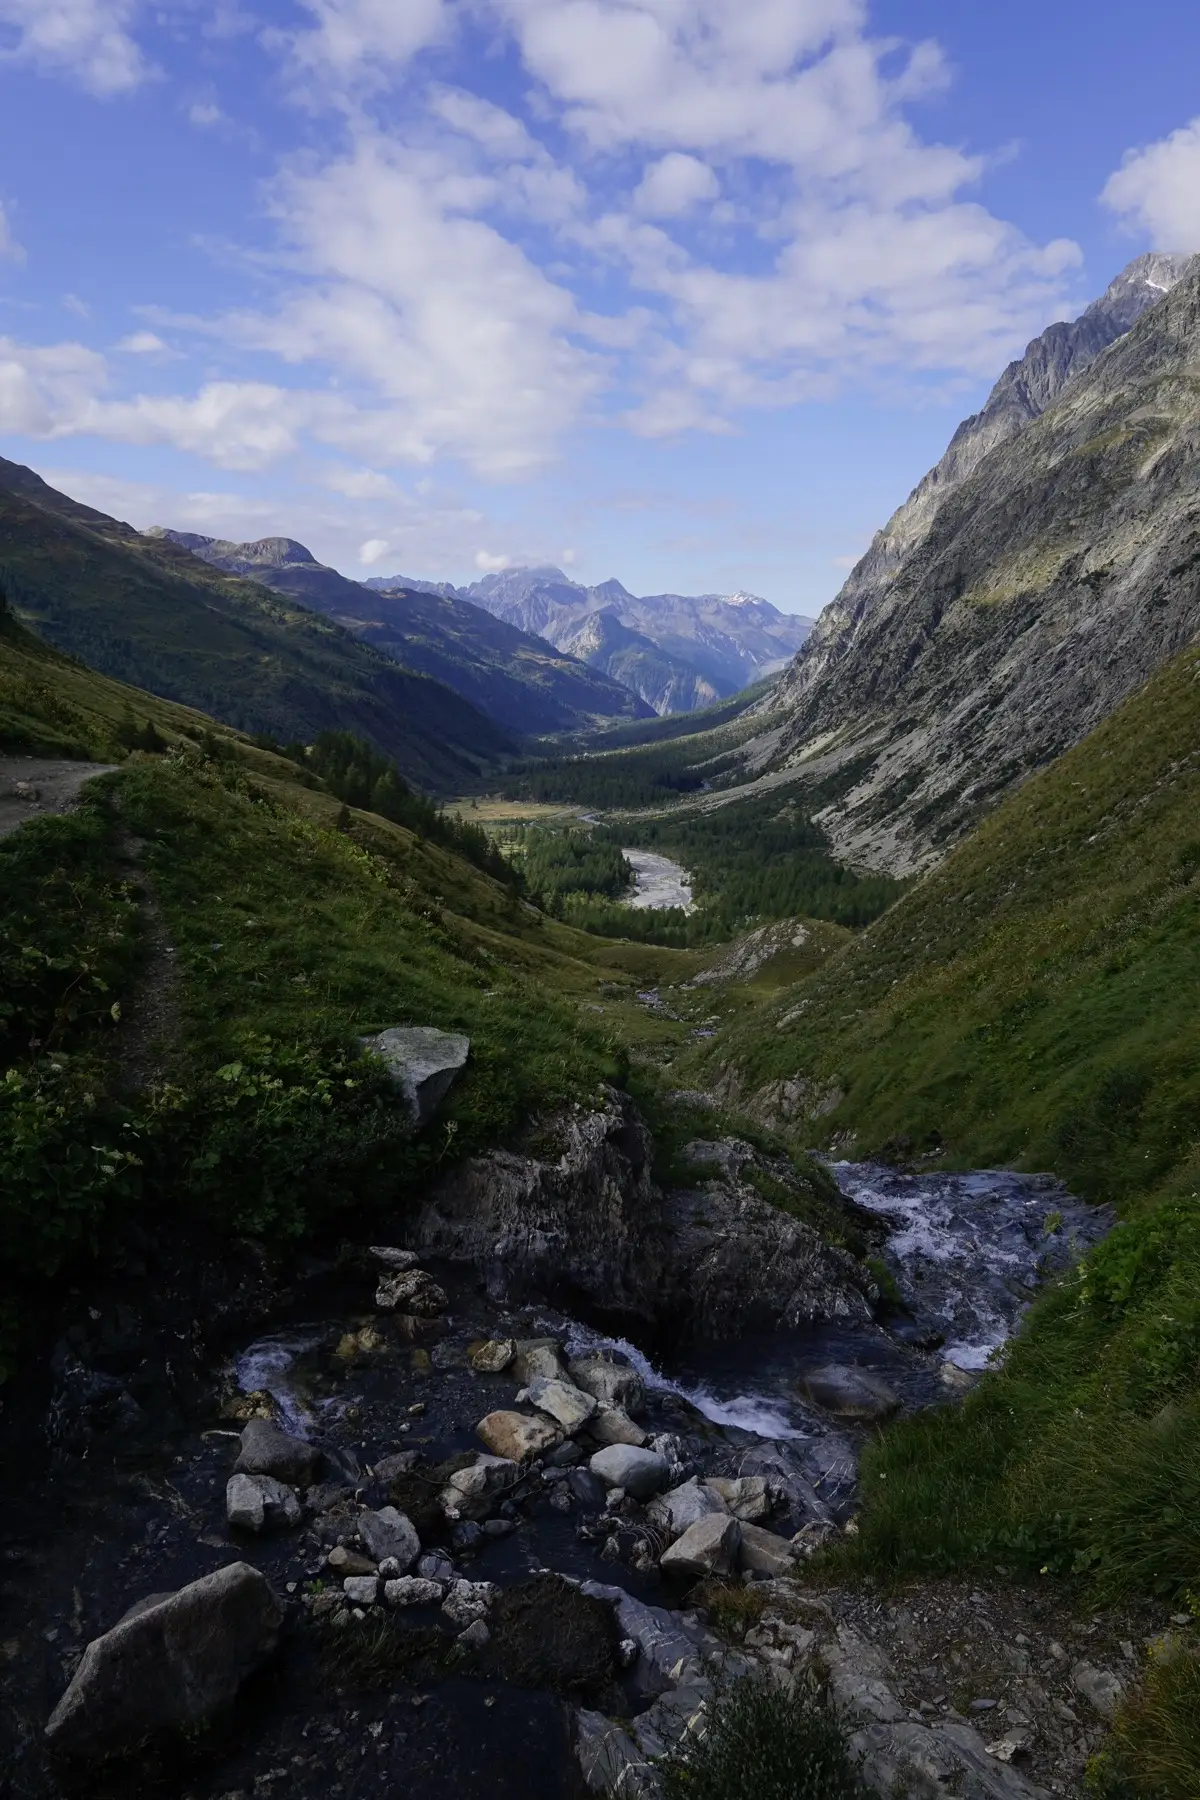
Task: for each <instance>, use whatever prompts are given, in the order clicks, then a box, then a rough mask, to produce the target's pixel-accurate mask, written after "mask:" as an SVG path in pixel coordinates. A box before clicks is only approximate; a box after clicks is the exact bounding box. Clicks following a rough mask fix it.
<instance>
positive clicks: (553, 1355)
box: [509, 1337, 567, 1387]
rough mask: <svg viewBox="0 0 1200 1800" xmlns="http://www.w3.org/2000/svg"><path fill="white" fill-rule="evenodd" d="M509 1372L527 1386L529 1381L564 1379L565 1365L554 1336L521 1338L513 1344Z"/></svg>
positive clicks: (565, 1374)
mask: <svg viewBox="0 0 1200 1800" xmlns="http://www.w3.org/2000/svg"><path fill="white" fill-rule="evenodd" d="M509 1372H510V1374H511V1375H512V1377H513V1380H514V1381H519V1382H520V1383H521V1385H522V1386H523V1387H528V1386H529V1383H530V1382H531V1381H565V1380H566V1379H567V1370H566V1365H565V1364H564V1362H563V1359H562V1350H561V1348H560V1346H559V1344H558V1342H557V1340H556V1339H554V1338H548V1337H543V1338H522V1339H520V1340H518V1342H517V1343H516V1346H515V1350H514V1355H513V1361H512V1367H511V1369H510V1371H509Z"/></svg>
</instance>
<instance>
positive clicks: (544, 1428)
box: [475, 1411, 562, 1462]
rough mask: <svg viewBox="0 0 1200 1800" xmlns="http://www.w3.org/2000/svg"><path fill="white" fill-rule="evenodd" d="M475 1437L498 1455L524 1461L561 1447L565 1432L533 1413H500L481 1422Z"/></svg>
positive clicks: (495, 1413)
mask: <svg viewBox="0 0 1200 1800" xmlns="http://www.w3.org/2000/svg"><path fill="white" fill-rule="evenodd" d="M475 1435H476V1437H477V1438H478V1439H479V1440H480V1442H481V1443H483V1444H486V1445H487V1447H488V1449H489V1450H490V1451H491V1452H492V1454H493V1455H494V1456H499V1457H505V1458H507V1459H508V1460H509V1461H511V1462H524V1461H525V1459H526V1458H527V1457H530V1456H540V1455H541V1454H542V1452H543V1451H544V1450H549V1449H550V1448H551V1447H552V1446H553V1445H555V1444H557V1443H558V1440H559V1438H560V1437H561V1436H562V1433H561V1432H560V1431H559V1430H558V1427H557V1426H555V1425H552V1424H551V1423H550V1421H549V1419H536V1418H534V1416H533V1414H532V1413H519V1412H504V1411H500V1412H491V1413H488V1415H487V1417H486V1418H485V1419H480V1421H479V1423H478V1425H477V1426H476V1427H475Z"/></svg>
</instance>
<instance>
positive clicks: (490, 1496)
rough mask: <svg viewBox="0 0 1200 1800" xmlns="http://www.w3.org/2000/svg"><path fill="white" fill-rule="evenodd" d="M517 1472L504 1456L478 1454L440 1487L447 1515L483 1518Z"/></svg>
mask: <svg viewBox="0 0 1200 1800" xmlns="http://www.w3.org/2000/svg"><path fill="white" fill-rule="evenodd" d="M519 1475H520V1470H519V1469H518V1467H517V1465H516V1463H515V1462H513V1461H512V1460H511V1459H510V1458H509V1457H507V1456H477V1457H476V1458H475V1461H474V1462H473V1463H472V1465H471V1467H470V1468H469V1469H456V1470H455V1471H454V1474H453V1475H451V1477H450V1479H449V1481H448V1482H447V1483H446V1485H445V1487H444V1488H443V1489H442V1491H441V1494H440V1495H439V1497H438V1498H439V1503H440V1505H441V1508H442V1511H443V1512H444V1513H445V1515H446V1517H447V1518H448V1519H449V1518H457V1519H484V1518H486V1517H487V1515H488V1513H489V1512H490V1511H491V1510H492V1508H493V1506H495V1504H496V1502H497V1500H498V1499H499V1498H500V1496H501V1495H502V1494H504V1493H505V1492H506V1491H507V1490H508V1489H509V1488H511V1487H512V1486H514V1484H515V1483H516V1481H517V1478H518V1476H519Z"/></svg>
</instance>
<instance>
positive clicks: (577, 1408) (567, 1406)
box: [528, 1375, 596, 1436]
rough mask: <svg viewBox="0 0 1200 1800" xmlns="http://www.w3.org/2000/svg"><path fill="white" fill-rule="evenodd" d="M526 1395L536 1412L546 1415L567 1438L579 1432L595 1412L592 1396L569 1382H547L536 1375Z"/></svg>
mask: <svg viewBox="0 0 1200 1800" xmlns="http://www.w3.org/2000/svg"><path fill="white" fill-rule="evenodd" d="M528 1394H529V1398H530V1400H531V1401H532V1402H533V1404H534V1406H536V1407H537V1409H538V1411H539V1412H544V1413H548V1414H549V1416H550V1417H551V1418H552V1419H553V1420H554V1422H555V1424H556V1425H561V1426H562V1428H563V1430H564V1431H565V1432H566V1433H567V1434H568V1436H570V1434H571V1433H573V1432H576V1431H581V1430H582V1429H583V1427H584V1426H585V1425H586V1424H587V1422H588V1420H589V1419H590V1418H591V1416H592V1414H593V1413H594V1412H595V1410H596V1402H595V1401H594V1400H593V1398H592V1396H591V1395H590V1394H585V1393H584V1392H583V1391H582V1389H581V1388H577V1387H572V1385H571V1383H570V1382H569V1381H547V1380H546V1379H545V1378H544V1377H543V1376H540V1375H537V1376H535V1377H534V1379H533V1380H532V1381H531V1382H530V1383H529V1388H528Z"/></svg>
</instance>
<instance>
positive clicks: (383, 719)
mask: <svg viewBox="0 0 1200 1800" xmlns="http://www.w3.org/2000/svg"><path fill="white" fill-rule="evenodd" d="M0 544H2V546H3V551H2V554H0V590H2V591H3V592H4V593H5V594H6V595H7V597H8V599H9V601H10V603H11V604H12V606H13V607H14V608H15V610H16V611H17V612H18V613H19V615H20V616H21V617H23V618H24V619H26V620H27V621H28V622H30V623H32V624H34V625H35V626H36V627H37V629H38V631H39V633H41V634H42V635H43V636H44V637H45V638H47V639H48V640H49V641H50V642H51V643H53V644H54V645H56V646H57V647H58V648H59V649H62V650H66V651H69V652H70V653H71V654H72V655H74V656H78V657H82V658H84V659H85V660H86V661H87V662H88V663H89V664H90V666H91V667H93V668H94V669H96V670H98V671H99V672H100V673H102V674H105V675H110V676H112V677H114V678H117V679H123V680H128V681H130V682H133V683H136V684H137V686H139V687H142V688H146V689H148V690H149V691H150V692H151V693H154V694H158V695H160V696H161V697H162V698H164V699H168V700H175V701H178V702H180V703H181V704H183V705H185V706H190V707H194V708H197V709H200V710H203V711H204V712H206V713H209V714H211V715H212V716H213V717H214V718H217V719H221V720H223V721H224V722H225V723H227V724H229V725H233V726H235V727H236V728H237V729H238V730H241V731H247V732H263V733H266V734H268V735H269V736H271V737H272V738H276V739H278V740H280V741H281V742H286V741H288V740H291V739H300V740H302V741H309V740H311V739H312V738H313V737H315V736H316V735H317V734H318V732H321V731H336V730H350V731H355V732H357V733H358V734H359V735H361V736H363V737H366V738H369V739H370V740H371V741H372V742H373V743H374V744H376V745H377V746H378V748H379V749H380V750H382V751H384V752H386V754H387V755H388V756H390V757H393V758H394V759H395V760H396V762H397V763H398V764H399V766H400V768H401V769H402V770H403V772H404V773H405V774H406V775H407V776H408V777H410V778H411V779H412V780H414V781H417V782H419V783H420V784H422V785H423V786H428V787H433V788H439V789H447V788H463V787H466V786H469V785H471V784H472V783H473V782H475V781H476V780H477V778H478V776H479V773H480V771H481V770H482V769H484V768H487V767H489V766H492V765H493V764H494V763H495V761H496V759H498V758H501V757H502V756H503V755H504V754H505V753H506V752H507V751H510V750H511V749H512V747H513V744H512V740H511V739H510V738H509V737H508V735H507V734H506V733H504V732H503V731H501V730H500V728H499V727H498V726H496V725H494V724H493V723H492V722H491V721H490V720H488V719H485V718H484V717H483V716H482V714H480V713H478V712H476V711H475V709H474V708H473V707H471V706H469V705H468V704H467V702H466V701H464V700H462V699H460V698H459V696H458V695H457V694H454V693H452V692H451V691H450V690H449V689H448V688H445V687H443V686H441V685H440V684H439V683H438V682H435V681H430V680H428V679H427V678H425V677H423V676H420V675H411V674H409V673H407V672H406V671H405V670H402V669H400V668H398V667H397V665H396V664H395V663H394V662H393V661H392V660H391V659H390V658H388V657H385V656H383V655H382V654H381V653H380V652H378V651H375V650H372V649H370V648H369V647H368V646H366V645H365V644H363V643H361V642H359V641H358V640H357V639H356V638H355V637H353V636H352V635H351V634H350V633H349V632H347V631H345V630H343V629H342V628H341V627H340V626H337V625H335V624H333V623H331V622H330V621H329V620H327V619H323V618H320V617H319V616H318V615H316V614H315V613H311V612H308V611H306V610H305V609H304V608H303V607H301V606H299V605H296V604H295V603H293V602H290V601H288V600H285V599H283V598H281V597H280V596H279V595H276V594H272V593H270V592H269V591H268V590H267V589H266V588H263V587H260V586H259V585H258V584H257V583H255V582H251V581H240V580H237V579H235V578H233V577H230V576H227V575H223V574H221V573H220V572H219V571H218V570H215V569H210V568H208V567H207V565H206V564H203V563H201V562H199V561H198V560H197V559H196V558H195V557H193V556H190V555H189V554H188V553H187V552H186V551H184V550H180V549H179V548H177V546H175V545H174V544H171V543H169V542H167V541H165V540H161V539H160V540H155V539H145V538H141V537H139V535H138V534H137V533H136V532H134V531H132V530H131V529H130V527H129V526H126V525H122V524H121V523H120V522H119V521H117V520H112V519H106V518H105V517H104V515H103V514H94V513H91V511H90V509H88V508H82V507H79V506H78V505H77V504H76V503H75V502H74V501H70V500H67V498H66V497H65V496H63V495H59V494H56V493H55V491H54V490H53V489H51V488H48V487H46V485H45V483H43V482H40V481H39V480H38V478H37V477H36V476H34V475H32V473H31V471H29V470H27V469H22V468H20V467H19V466H18V465H16V464H13V463H0Z"/></svg>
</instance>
